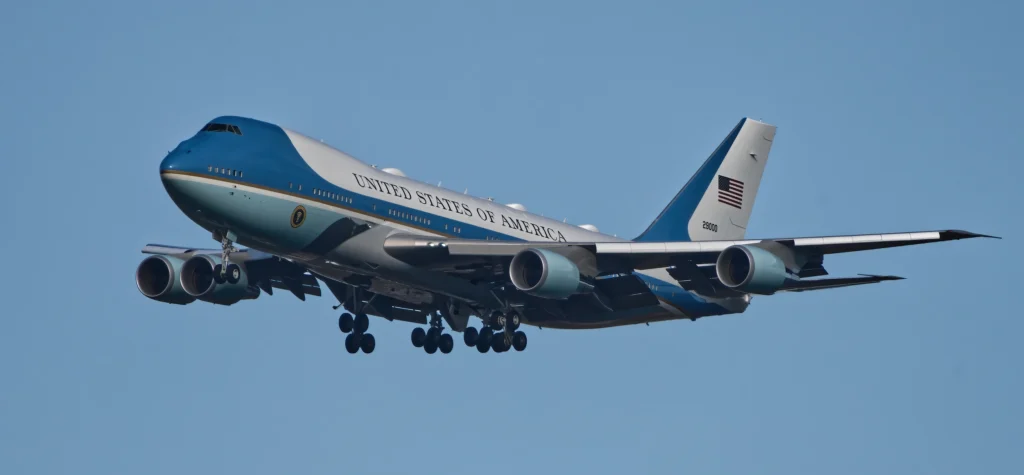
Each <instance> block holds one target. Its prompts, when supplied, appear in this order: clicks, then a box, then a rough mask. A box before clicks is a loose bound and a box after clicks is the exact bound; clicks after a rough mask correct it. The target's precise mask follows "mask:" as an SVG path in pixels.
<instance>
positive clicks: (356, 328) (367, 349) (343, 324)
mask: <svg viewBox="0 0 1024 475" xmlns="http://www.w3.org/2000/svg"><path fill="white" fill-rule="evenodd" d="M369 328H370V318H369V317H367V316H366V314H365V313H362V312H358V313H356V315H355V317H353V316H352V314H351V313H348V312H345V313H343V314H341V317H338V329H339V330H341V332H342V333H348V336H347V337H345V351H348V352H349V353H356V352H358V351H359V350H363V353H373V349H374V348H376V347H377V340H376V339H374V337H373V334H372V333H367V332H366V330H368V329H369Z"/></svg>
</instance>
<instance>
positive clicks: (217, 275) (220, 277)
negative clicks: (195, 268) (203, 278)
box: [213, 264, 227, 284]
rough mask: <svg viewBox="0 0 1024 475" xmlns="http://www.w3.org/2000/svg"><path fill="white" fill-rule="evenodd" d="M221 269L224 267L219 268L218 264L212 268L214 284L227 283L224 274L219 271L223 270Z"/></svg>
mask: <svg viewBox="0 0 1024 475" xmlns="http://www.w3.org/2000/svg"><path fill="white" fill-rule="evenodd" d="M223 269H224V267H223V266H221V265H220V264H217V265H215V266H213V281H214V282H216V283H218V284H223V283H225V282H227V279H225V278H224V274H223V273H222V272H221V270H223Z"/></svg>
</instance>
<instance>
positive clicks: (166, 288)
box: [135, 256, 196, 305]
mask: <svg viewBox="0 0 1024 475" xmlns="http://www.w3.org/2000/svg"><path fill="white" fill-rule="evenodd" d="M181 267H182V260H181V259H178V258H177V257H172V256H149V257H147V258H145V259H143V260H142V262H141V263H139V267H138V268H137V269H135V285H136V286H138V288H139V292H142V295H145V296H146V297H149V298H151V299H153V300H156V301H158V302H164V303H173V304H178V305H187V304H190V303H192V302H194V301H195V300H196V298H195V297H193V296H191V295H189V294H188V293H187V292H185V289H183V288H182V287H181V282H180V281H179V279H178V275H179V274H180V273H181Z"/></svg>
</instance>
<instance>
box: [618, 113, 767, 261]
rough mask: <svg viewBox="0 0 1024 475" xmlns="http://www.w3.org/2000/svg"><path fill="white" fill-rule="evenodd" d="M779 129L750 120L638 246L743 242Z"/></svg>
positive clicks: (731, 135) (735, 131)
mask: <svg viewBox="0 0 1024 475" xmlns="http://www.w3.org/2000/svg"><path fill="white" fill-rule="evenodd" d="M773 140H775V126H774V125H768V124H765V123H763V122H760V121H756V120H752V119H749V118H744V119H742V120H740V122H739V123H738V124H736V127H734V128H733V129H732V132H729V135H728V136H727V137H726V138H725V140H723V141H722V143H721V144H720V145H719V146H718V148H717V149H715V151H714V153H712V154H711V156H710V157H708V159H707V161H705V162H704V165H702V166H701V167H700V169H699V170H697V173H696V174H694V175H693V177H692V178H690V181H689V182H687V183H686V185H685V186H683V189H681V190H679V193H678V194H676V196H675V198H672V201H671V202H669V204H668V206H666V207H665V209H664V210H663V211H662V212H661V214H660V215H658V217H657V218H656V219H655V220H654V222H653V223H651V225H650V226H649V227H648V228H647V230H646V231H644V232H643V234H641V235H640V236H637V238H636V239H634V241H641V242H644V241H647V242H652V241H705V240H723V239H724V240H736V239H743V237H744V235H745V234H746V232H747V222H748V221H750V212H751V211H752V210H753V208H754V198H756V197H757V188H758V186H759V185H760V184H761V175H762V174H763V173H764V167H765V165H766V164H767V163H768V150H769V149H771V146H772V141H773Z"/></svg>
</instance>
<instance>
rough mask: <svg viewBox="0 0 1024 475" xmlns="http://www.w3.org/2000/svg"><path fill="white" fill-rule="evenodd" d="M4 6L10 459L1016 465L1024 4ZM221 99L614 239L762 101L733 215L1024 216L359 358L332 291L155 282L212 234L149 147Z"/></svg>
mask: <svg viewBox="0 0 1024 475" xmlns="http://www.w3.org/2000/svg"><path fill="white" fill-rule="evenodd" d="M10 5H11V6H9V7H8V8H5V9H4V13H3V15H0V41H2V44H3V45H4V47H3V48H2V49H0V59H2V60H3V65H4V72H5V73H7V74H3V75H0V90H2V91H3V95H2V96H0V97H3V99H2V107H0V130H3V140H0V157H2V163H3V167H4V168H3V173H0V198H2V199H0V203H2V206H4V208H3V210H4V215H3V216H4V220H3V223H4V224H3V232H2V233H0V236H2V237H0V242H2V243H3V244H4V249H5V250H6V251H7V253H6V254H5V260H4V269H5V272H3V273H0V302H3V304H2V310H0V315H2V316H3V326H2V331H0V384H2V386H0V388H2V390H0V473H4V474H8V473H11V474H20V473H33V474H40V475H50V474H65V473H104V474H107V473H109V474H138V473H146V474H154V475H160V474H174V475H178V474H181V473H193V472H202V473H240V472H241V473H246V474H253V475H259V474H281V473H297V472H298V473H338V472H341V473H409V472H421V471H425V472H430V471H441V470H443V471H444V472H445V473H450V474H460V473H473V474H476V473H480V472H481V471H486V472H487V473H489V474H495V475H500V474H505V473H516V474H521V473H533V472H536V473H549V472H552V471H566V470H570V471H579V472H586V473H588V474H612V473H614V474H622V473H634V472H642V473H650V474H679V473H730V474H732V473H743V474H746V473H756V474H766V475H773V474H786V475H791V474H820V473H829V474H838V475H847V474H856V475H862V474H865V473H928V474H935V475H946V474H963V473H986V474H1016V473H1022V472H1024V467H1022V462H1021V458H1020V456H1019V455H1018V454H1019V452H1020V448H1019V446H1020V443H1019V441H1020V440H1022V439H1024V433H1022V431H1021V427H1022V424H1021V421H1022V420H1024V409H1022V407H1021V405H1020V404H1019V402H1020V401H1021V400H1024V378H1020V377H1019V374H1020V370H1019V368H1018V367H1019V362H1020V361H1022V360H1024V347H1022V346H1021V345H1020V341H1019V340H1020V335H1022V334H1024V320H1022V319H1021V318H1020V309H1019V307H1018V305H1019V303H1018V302H1017V301H1016V299H1015V298H1014V296H1016V295H1017V293H1018V292H1017V289H1016V287H1017V286H1019V280H1018V269H1019V265H1016V263H1017V261H1018V260H1019V258H1018V257H1017V256H1015V255H1014V253H1013V252H1011V250H1012V248H1013V246H1014V245H1015V244H1014V243H1015V241H1013V240H1014V239H1019V236H1021V235H1022V233H1024V222H1022V221H1021V220H1020V219H1017V218H1016V216H1018V215H1019V210H1017V209H1016V208H1017V207H1019V203H1022V202H1024V196H1022V191H1021V188H1020V187H1019V185H1018V179H1017V177H1019V176H1021V175H1024V169H1022V167H1024V165H1022V162H1021V160H1019V159H1017V158H1016V154H1017V153H1019V151H1020V150H1024V136H1022V134H1021V133H1020V132H1019V130H1018V126H1017V124H1018V122H1019V118H1018V117H1017V116H1018V115H1019V111H1020V110H1024V97H1022V95H1021V94H1020V87H1019V79H1018V78H1019V77H1021V74H1022V73H1024V70H1022V69H1024V68H1022V65H1021V62H1020V60H1019V59H1018V58H1019V57H1020V53H1019V51H1018V50H1019V48H1018V45H1019V44H1020V39H1019V30H1020V27H1019V18H1020V17H1021V14H1022V13H1024V5H1022V4H1021V3H1020V2H986V1H981V2H970V3H965V2H948V1H939V2H934V3H930V4H929V5H928V7H927V8H922V7H921V4H920V2H900V1H896V2H892V1H886V2H880V1H868V2H856V3H850V2H847V3H841V2H828V3H823V2H819V3H815V4H813V5H810V4H807V3H804V2H801V3H797V2H791V1H781V2H742V3H738V4H736V3H728V4H727V3H724V2H703V3H695V4H683V3H681V2H677V3H672V2H658V3H657V4H655V3H654V2H629V3H628V4H627V3H623V2H614V3H613V2H603V1H588V2H571V1H570V2H543V3H541V2H529V1H527V2H504V3H502V2H450V1H441V2H402V3H396V2H362V3H359V4H355V3H346V2H318V1H316V0H313V1H311V2H307V3H304V4H303V3H291V2H260V1H257V2H249V3H246V4H245V5H244V7H243V6H241V5H240V4H236V3H230V2H185V3H182V2H171V3H154V4H148V5H145V6H143V5H140V4H138V3H137V2H134V3H133V2H109V1H99V2H67V1H60V0H58V1H53V2H13V3H11V4H10ZM224 114H237V115H242V116H248V117H258V118H263V119H266V120H270V121H273V122H275V123H280V124H284V125H286V126H289V127H290V128H293V129H295V130H299V131H302V132H304V133H307V134H309V135H311V136H313V137H317V138H323V139H324V140H325V141H326V142H327V143H329V144H331V145H334V146H337V147H339V148H341V149H342V150H345V151H346V152H348V153H350V154H351V155H353V156H355V157H358V158H360V159H363V160H366V161H368V162H370V163H374V164H377V165H378V166H381V167H384V166H396V167H398V168H401V169H402V170H403V171H404V172H405V173H406V174H407V175H409V176H411V177H418V178H421V179H423V180H424V181H427V182H429V183H437V182H438V181H443V185H442V186H444V187H446V188H449V189H453V190H457V191H458V192H462V191H463V190H464V189H466V188H469V193H470V194H475V195H477V196H493V197H494V198H495V201H497V202H501V203H513V202H521V203H524V204H526V205H527V207H528V208H529V209H530V210H532V211H537V212H541V213H544V214H545V215H547V216H551V217H555V218H556V219H559V220H561V219H562V218H563V217H567V218H568V222H570V223H580V224H582V223H592V224H595V225H597V226H598V227H599V228H600V229H601V230H602V231H604V232H608V233H612V234H618V235H619V236H628V237H631V236H636V235H637V234H638V233H639V232H640V231H642V230H644V229H645V228H646V227H647V225H648V224H649V223H650V222H651V221H652V220H653V219H654V218H655V217H656V216H657V215H658V213H659V211H661V210H662V209H663V207H664V204H665V203H667V202H668V201H670V200H671V199H672V197H673V196H675V194H676V193H677V191H678V190H679V188H680V187H681V186H682V184H683V182H685V180H686V177H689V176H690V175H692V174H693V172H694V171H695V170H696V169H697V168H698V167H699V166H700V165H701V163H702V161H703V160H704V159H705V158H706V157H707V156H708V153H709V151H711V150H713V149H714V148H715V147H716V146H717V145H718V143H719V142H720V141H721V138H722V134H723V132H724V131H725V130H727V129H728V127H730V126H731V125H733V124H735V123H736V121H737V120H738V119H739V118H740V117H745V116H750V117H751V118H758V119H763V120H765V121H766V122H769V123H772V124H775V125H778V126H779V130H778V134H777V136H776V138H775V142H774V145H773V147H772V155H771V161H770V163H769V164H768V167H767V170H766V171H765V175H764V178H763V181H762V182H761V187H760V189H759V190H758V198H757V205H756V207H755V209H754V212H753V215H752V219H751V221H750V225H749V229H748V232H747V236H748V237H752V238H756V237H777V236H814V235H830V234H836V233H856V232H889V231H905V230H917V229H944V228H960V229H970V230H977V231H980V232H987V233H989V234H994V235H999V236H1002V237H1003V238H1004V239H1003V240H1002V241H994V240H980V239H979V240H968V241H960V242H955V243H943V244H935V245H926V246H914V247H908V248H898V249H890V250H881V251H875V252H867V253H859V254H856V255H843V256H834V257H830V258H828V259H826V261H825V266H826V268H828V270H829V271H830V272H831V273H832V274H833V275H852V274H856V273H859V272H865V273H892V274H898V275H903V276H906V277H907V278H908V279H907V280H905V281H900V282H892V283H882V284H876V285H870V286H860V287H853V288H849V289H841V290H835V291H823V292H809V293H800V294H786V295H776V296H772V297H755V298H754V300H753V303H752V305H751V307H750V309H749V310H748V311H747V312H746V313H744V314H742V315H730V316H721V317H713V318H706V319H700V320H698V321H697V322H694V323H691V322H689V321H678V322H666V323H658V324H652V325H651V326H650V327H647V326H644V325H639V326H632V327H625V328H616V329H607V330H593V331H556V330H551V329H547V328H545V329H544V330H542V331H532V332H531V333H530V343H529V348H528V349H527V351H526V352H523V353H513V354H508V353H506V354H503V355H494V354H490V353H489V354H487V355H480V354H478V353H476V352H475V351H472V350H469V351H467V349H466V348H465V347H463V346H458V347H457V348H456V349H455V351H454V352H453V353H452V354H450V355H447V357H442V356H440V355H432V356H427V355H425V354H424V353H423V351H422V350H417V349H415V348H413V347H412V346H411V345H410V344H409V343H408V338H409V331H410V329H411V328H410V326H409V325H405V324H400V323H385V322H378V321H375V322H373V323H372V324H371V328H373V329H374V330H373V332H374V334H375V336H376V337H377V350H376V351H375V352H374V353H373V355H372V357H367V358H363V357H357V358H352V357H350V356H351V355H348V354H347V353H345V351H344V349H343V348H342V339H341V338H340V334H339V333H338V332H337V329H336V317H337V315H336V313H335V312H334V311H333V310H331V309H330V305H333V304H335V303H336V302H334V301H333V300H332V299H330V298H329V297H328V298H322V299H318V298H311V299H309V300H308V301H307V302H300V301H298V300H297V299H295V298H293V297H292V296H290V295H288V293H287V292H277V293H275V295H274V296H273V297H271V298H265V297H261V298H260V299H259V300H256V301H252V302H243V303H241V304H239V305H236V306H233V307H229V308H224V307H214V306H212V305H200V304H191V305H188V306H185V307H181V306H176V305H161V304H158V303H156V302H152V301H150V300H149V299H146V298H145V297H143V296H142V295H140V294H139V293H138V291H137V290H136V289H135V284H134V282H133V281H132V275H133V273H134V270H135V266H136V265H137V264H138V263H139V262H140V261H141V259H142V257H143V256H142V255H141V254H139V253H138V252H137V250H138V249H139V248H140V247H141V246H143V245H144V244H146V243H148V242H164V243H169V244H180V245H194V246H203V247H210V246H216V243H215V242H214V241H212V240H211V239H210V236H209V233H208V232H206V231H205V230H202V229H200V228H199V227H198V226H196V225H194V224H193V223H192V222H191V221H190V220H189V219H188V218H187V217H185V216H184V215H183V214H182V213H180V212H179V211H178V209H177V208H176V206H175V205H174V204H173V203H171V201H170V200H169V199H168V198H167V196H166V193H165V192H164V190H163V186H162V185H161V182H160V179H159V177H158V175H157V173H156V170H157V167H158V163H159V161H160V160H161V158H162V157H163V156H164V155H165V154H166V153H167V152H168V151H169V150H171V149H173V147H175V145H176V144H177V143H178V142H179V141H181V140H182V139H184V138H186V137H189V136H191V135H193V134H194V133H195V132H196V131H197V130H199V128H200V127H202V125H203V124H204V123H206V122H207V121H208V120H209V119H210V118H211V117H217V116H219V115H224ZM62 249H70V250H69V251H66V252H60V250H62ZM54 276H59V279H55V278H54ZM978 276H981V278H977V279H976V278H975V277H978ZM356 356H361V355H356ZM506 357H507V358H506ZM499 453H500V454H506V453H509V454H512V456H510V457H508V458H502V457H498V455H497V454H499Z"/></svg>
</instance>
